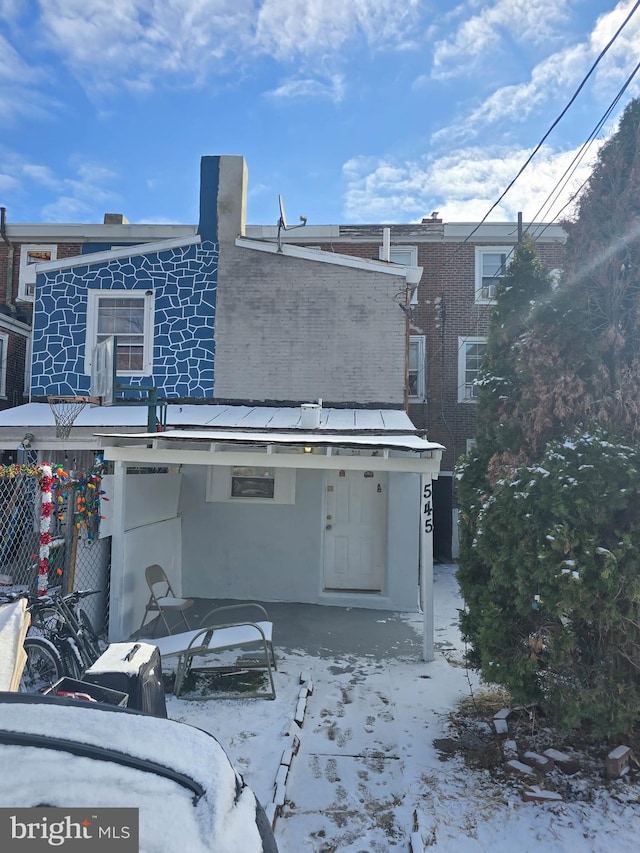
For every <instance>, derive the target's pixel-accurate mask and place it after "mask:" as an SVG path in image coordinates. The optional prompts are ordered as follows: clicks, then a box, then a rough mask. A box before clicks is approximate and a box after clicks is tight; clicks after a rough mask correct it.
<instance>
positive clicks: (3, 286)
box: [0, 241, 82, 323]
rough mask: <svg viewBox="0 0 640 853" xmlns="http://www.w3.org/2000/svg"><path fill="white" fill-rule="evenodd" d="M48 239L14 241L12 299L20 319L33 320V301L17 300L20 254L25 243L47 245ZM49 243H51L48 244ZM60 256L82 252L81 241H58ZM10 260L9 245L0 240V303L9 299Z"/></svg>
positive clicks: (71, 255) (67, 256) (70, 255)
mask: <svg viewBox="0 0 640 853" xmlns="http://www.w3.org/2000/svg"><path fill="white" fill-rule="evenodd" d="M45 243H46V241H32V242H31V243H25V244H22V243H13V275H12V277H11V290H10V301H11V302H13V304H14V305H15V306H16V308H17V309H18V312H19V315H20V319H21V320H23V321H24V322H28V323H30V322H31V316H32V303H31V302H17V299H18V283H19V279H20V254H21V250H22V246H23V245H45ZM46 245H49V244H46ZM55 245H57V247H58V258H71V257H74V256H75V255H79V254H81V252H82V244H81V243H57V244H55ZM8 260H9V247H8V246H7V244H6V243H5V242H4V241H0V304H5V303H6V301H7V270H8Z"/></svg>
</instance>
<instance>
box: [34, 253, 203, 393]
mask: <svg viewBox="0 0 640 853" xmlns="http://www.w3.org/2000/svg"><path fill="white" fill-rule="evenodd" d="M218 255H219V249H218V245H217V244H215V243H203V244H202V245H201V246H197V245H189V246H182V247H179V248H173V249H169V250H166V251H163V252H149V253H140V254H132V255H130V256H129V257H125V258H119V259H114V260H111V261H109V262H107V263H104V262H102V263H96V264H92V263H91V262H90V259H89V258H90V256H88V255H85V256H83V257H82V259H79V260H78V264H77V265H76V266H74V267H71V268H68V269H61V270H55V271H52V272H50V273H46V274H43V275H40V276H38V282H37V287H36V305H35V325H34V335H33V369H32V379H31V385H32V395H33V397H34V398H37V397H43V396H46V395H47V394H88V393H89V387H90V377H89V376H87V375H86V374H85V372H84V357H85V344H86V330H87V293H88V290H89V289H102V290H110V291H113V290H122V291H127V290H143V291H146V290H153V291H154V294H155V316H154V353H153V364H154V374H153V376H152V377H140V378H134V377H132V378H131V379H130V380H128V379H127V378H123V380H122V381H124V382H126V383H128V382H131V384H138V383H139V384H140V386H141V387H149V386H151V385H155V386H157V387H158V393H159V395H160V396H162V397H165V396H166V397H170V398H178V399H189V398H202V397H212V396H213V384H214V375H213V374H214V365H213V360H214V340H213V329H214V319H215V313H216V288H217V270H218Z"/></svg>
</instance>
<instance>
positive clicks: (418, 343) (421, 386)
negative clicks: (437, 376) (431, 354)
mask: <svg viewBox="0 0 640 853" xmlns="http://www.w3.org/2000/svg"><path fill="white" fill-rule="evenodd" d="M412 345H413V346H414V347H416V348H417V350H418V375H417V380H416V393H415V394H412V393H411V383H410V382H409V399H410V400H424V398H425V394H426V381H425V379H426V372H427V370H426V361H425V358H426V352H425V336H424V335H409V373H411V346H412Z"/></svg>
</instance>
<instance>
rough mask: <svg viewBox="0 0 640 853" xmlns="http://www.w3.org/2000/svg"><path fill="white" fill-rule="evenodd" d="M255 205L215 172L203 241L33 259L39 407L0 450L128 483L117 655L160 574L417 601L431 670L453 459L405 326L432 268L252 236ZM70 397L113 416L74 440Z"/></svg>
mask: <svg viewBox="0 0 640 853" xmlns="http://www.w3.org/2000/svg"><path fill="white" fill-rule="evenodd" d="M246 191H247V170H246V165H245V163H244V160H243V158H241V157H228V156H225V157H204V158H203V160H202V164H201V184H200V220H199V223H198V226H197V228H192V229H186V230H185V231H184V233H180V234H178V235H177V236H169V237H167V238H165V239H160V240H153V239H151V241H150V242H144V243H139V244H137V245H131V244H128V243H122V244H121V243H119V242H115V241H114V242H113V243H110V245H109V246H108V247H105V246H95V245H94V247H93V250H92V251H87V252H84V253H78V252H76V254H75V255H69V256H62V254H61V253H58V256H57V257H56V258H53V257H51V258H49V259H46V258H39V259H38V262H37V263H36V264H35V270H34V271H35V277H36V282H35V289H34V290H33V291H32V301H33V318H32V328H33V336H32V348H31V363H30V383H29V388H30V396H29V402H28V403H26V404H25V405H23V406H19V407H17V408H15V409H12V410H10V411H7V412H5V413H1V412H0V447H4V448H5V449H9V448H11V447H15V446H16V444H17V443H19V442H20V441H21V440H22V443H23V444H24V438H25V437H26V435H27V432H26V431H28V440H29V444H30V448H31V450H32V452H33V451H35V452H36V453H37V454H38V457H39V458H41V459H42V458H45V455H48V456H50V455H51V453H64V454H65V455H67V454H68V455H69V456H71V455H72V454H74V455H75V454H76V453H79V452H80V451H81V450H82V449H99V450H100V451H101V452H102V453H103V455H104V460H105V461H107V462H109V463H110V464H111V465H112V468H113V474H110V475H108V476H107V478H105V484H106V490H107V492H108V493H109V497H110V498H111V500H110V501H109V503H108V505H106V504H105V506H104V516H105V517H104V520H103V523H102V524H101V525H100V532H99V535H100V538H101V539H102V540H103V541H104V539H107V538H108V539H109V540H110V542H111V558H110V567H109V578H108V580H109V584H110V589H111V602H110V604H111V606H110V612H109V627H110V635H111V638H112V639H117V638H119V639H122V638H123V637H126V636H127V635H128V634H129V633H131V631H132V630H134V629H135V627H136V625H137V624H138V623H139V621H140V618H141V615H142V612H143V610H144V604H145V599H146V595H145V581H144V568H145V566H146V565H149V564H151V563H154V562H158V563H160V564H162V565H163V566H164V567H165V569H166V570H167V572H168V574H169V575H170V576H171V578H172V580H173V581H174V582H175V586H176V587H177V588H178V589H181V590H182V592H183V594H185V595H187V596H193V597H199V598H216V599H217V598H220V597H224V598H232V599H233V598H235V599H246V598H257V599H262V600H266V601H269V600H278V601H300V602H309V603H317V604H332V605H339V606H345V607H352V606H359V607H369V608H378V609H391V610H415V609H416V607H417V606H418V594H419V595H420V604H421V607H422V611H423V613H424V615H425V649H424V654H425V657H429V656H430V655H431V654H432V642H433V625H432V597H431V570H432V533H433V500H432V493H433V481H434V479H436V478H437V476H438V470H439V466H440V457H441V454H442V450H443V448H442V446H441V445H440V444H439V443H437V442H433V441H430V440H428V439H425V438H424V437H423V436H421V435H419V434H418V431H417V430H416V427H415V425H414V424H413V423H412V422H411V420H410V418H409V416H408V414H407V412H406V410H405V406H404V402H405V379H406V369H405V365H406V359H407V336H406V315H405V313H404V311H402V310H400V308H399V305H402V304H404V303H405V302H406V299H407V294H408V293H409V292H410V291H411V290H412V288H414V287H415V284H416V283H417V281H418V279H419V276H420V271H419V270H418V269H416V267H415V266H414V265H409V266H407V265H397V264H389V263H387V262H385V261H381V260H380V259H378V258H366V257H355V256H349V255H348V254H346V253H344V254H339V253H329V252H320V251H318V250H317V249H315V248H309V247H306V246H302V245H292V244H290V243H287V242H285V241H284V240H283V239H282V237H283V234H282V233H280V234H278V233H276V234H274V236H273V238H271V237H266V238H263V237H262V236H260V235H255V234H252V233H251V229H249V228H247V226H246V224H245V209H246ZM281 230H284V229H281ZM151 236H153V235H151ZM32 245H35V244H32ZM42 245H45V244H44V243H43V244H42ZM49 245H52V244H49ZM57 245H58V246H59V244H57ZM114 336H115V338H114ZM114 376H115V379H114ZM122 386H125V388H124V389H123V387H122ZM63 395H65V396H74V395H75V396H87V395H88V396H91V397H92V398H96V397H98V396H99V398H100V399H99V400H97V401H96V402H98V403H99V405H95V406H89V405H87V406H85V407H84V408H83V409H82V411H80V412H79V413H78V416H77V419H76V420H75V422H74V423H73V425H72V427H71V428H70V432H69V434H68V435H64V434H63V433H61V432H59V431H58V430H57V429H56V426H55V425H54V421H53V413H52V409H51V408H50V406H49V402H48V400H49V398H50V397H51V396H63ZM156 397H157V398H159V399H160V400H161V401H162V403H163V407H162V408H163V413H162V415H161V417H160V424H161V426H162V430H161V431H157V430H155V429H153V430H152V429H151V428H150V421H147V408H148V407H151V406H153V407H155V404H153V403H152V402H151V401H152V400H153V399H155V398H156ZM142 472H144V473H145V476H141V473H142Z"/></svg>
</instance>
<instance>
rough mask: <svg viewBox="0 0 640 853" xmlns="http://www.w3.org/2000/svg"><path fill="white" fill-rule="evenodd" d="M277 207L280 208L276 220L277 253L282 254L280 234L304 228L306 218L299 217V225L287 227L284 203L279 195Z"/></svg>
mask: <svg viewBox="0 0 640 853" xmlns="http://www.w3.org/2000/svg"><path fill="white" fill-rule="evenodd" d="M278 205H279V207H280V219H279V220H278V251H279V252H282V232H283V231H293V230H294V229H296V228H304V226H305V225H306V224H307V217H306V216H301V217H300V225H287V217H286V216H285V212H284V202H283V201H282V196H281V195H278Z"/></svg>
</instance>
